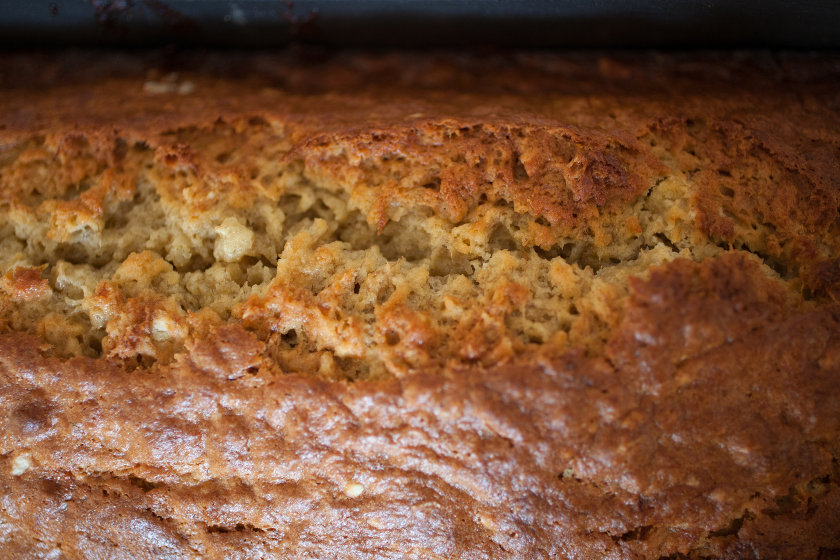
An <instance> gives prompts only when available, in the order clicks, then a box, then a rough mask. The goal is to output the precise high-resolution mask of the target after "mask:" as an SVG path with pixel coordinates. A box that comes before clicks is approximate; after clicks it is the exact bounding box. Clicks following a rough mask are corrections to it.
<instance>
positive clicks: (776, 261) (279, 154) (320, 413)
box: [0, 52, 840, 560]
mask: <svg viewBox="0 0 840 560" xmlns="http://www.w3.org/2000/svg"><path fill="white" fill-rule="evenodd" d="M304 54H307V53H304ZM316 54H317V53H316ZM177 56H182V55H176V58H175V59H172V58H166V57H165V56H164V55H162V54H160V53H151V54H149V53H139V54H133V55H125V54H113V55H103V54H102V53H70V54H65V55H56V54H54V53H51V54H49V55H38V54H32V55H27V54H7V55H4V57H3V58H2V59H0V77H2V79H3V80H4V81H3V83H4V86H3V91H2V94H0V274H2V280H0V333H2V334H0V379H2V381H1V382H0V425H2V429H0V488H2V492H1V493H0V551H2V554H0V556H2V557H3V558H16V559H29V558H31V559H35V558H39V559H46V558H50V559H59V558H64V559H68V560H69V559H81V558H85V559H94V558H109V559H111V558H131V559H134V560H138V559H145V558H149V559H152V558H219V559H221V558H243V559H245V558H324V559H326V558H348V559H349V558H417V559H431V558H440V559H444V558H445V559H460V558H464V559H466V558H470V559H479V558H494V559H499V558H522V559H536V558H581V559H582V558H633V559H660V558H693V559H696V558H732V559H735V558H756V559H757V558H789V559H805V558H810V559H821V560H827V559H829V558H838V555H840V487H838V482H840V466H838V460H840V215H839V214H838V208H839V207H840V112H838V109H839V108H840V107H839V106H838V99H840V97H839V96H838V94H840V80H838V71H837V68H838V63H837V59H835V58H831V57H830V56H828V55H820V56H815V57H811V56H806V55H778V56H770V55H765V54H760V53H759V54H743V53H736V54H731V55H680V56H676V55H673V56H665V55H619V56H601V55H598V54H569V55H561V54H545V53H543V54H533V53H527V54H511V55H508V54H497V55H481V56H479V55H466V54H447V53H437V54H435V53H432V54H411V53H403V54H371V53H337V54H332V55H329V54H325V55H324V56H319V57H315V59H314V60H313V57H311V56H309V57H308V58H306V59H304V58H305V57H303V56H302V55H300V53H295V52H291V53H283V54H277V55H267V54H259V53H251V54H244V55H238V54H227V55H224V54H209V55H205V54H200V53H193V54H190V55H183V56H182V58H177ZM173 69H176V70H177V71H178V72H177V73H172V70H173Z"/></svg>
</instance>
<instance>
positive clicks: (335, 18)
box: [0, 0, 840, 49]
mask: <svg viewBox="0 0 840 560" xmlns="http://www.w3.org/2000/svg"><path fill="white" fill-rule="evenodd" d="M291 42H294V43H303V44H315V45H324V46H356V47H378V46H382V47H385V46H388V47H433V46H434V47H464V46H469V47H484V46H486V47H494V46H496V47H548V48H555V47H583V48H615V47H624V48H669V49H674V48H677V49H684V48H702V49H708V48H723V49H726V48H771V49H772V48H783V49H837V48H840V0H800V1H795V0H792V1H780V0H763V1H762V0H731V1H725V0H705V1H695V0H691V1H680V0H674V1H665V0H562V1H549V0H520V1H515V0H297V1H295V2H289V1H283V0H241V1H228V0H224V1H223V0H49V1H45V0H0V45H2V46H3V47H6V48H9V47H20V48H32V47H60V46H79V47H89V46H111V47H113V46H122V47H154V46H163V45H172V44H174V45H181V46H185V47H192V46H201V47H239V48H252V47H253V48H265V47H282V46H286V45H288V44H289V43H291Z"/></svg>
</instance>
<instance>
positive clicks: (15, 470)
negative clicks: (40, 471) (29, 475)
mask: <svg viewBox="0 0 840 560" xmlns="http://www.w3.org/2000/svg"><path fill="white" fill-rule="evenodd" d="M31 468H32V457H31V456H30V455H29V453H21V454H20V455H18V456H17V457H15V459H14V461H12V475H13V476H20V475H22V474H25V473H26V471H28V470H29V469H31Z"/></svg>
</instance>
